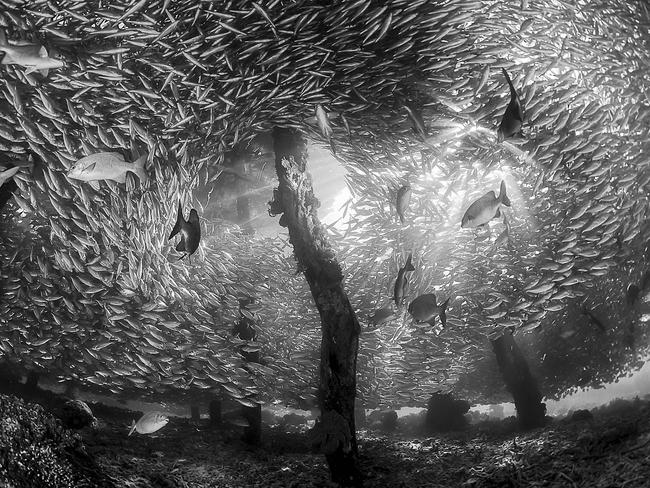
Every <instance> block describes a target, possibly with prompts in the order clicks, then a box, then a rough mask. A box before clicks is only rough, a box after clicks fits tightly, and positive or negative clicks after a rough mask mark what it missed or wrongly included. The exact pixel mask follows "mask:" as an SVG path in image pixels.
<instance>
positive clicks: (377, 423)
mask: <svg viewBox="0 0 650 488" xmlns="http://www.w3.org/2000/svg"><path fill="white" fill-rule="evenodd" d="M368 424H369V425H370V428H372V429H377V430H381V431H382V432H393V431H394V430H395V429H396V428H397V412H396V411H395V410H375V411H374V412H371V413H370V415H368Z"/></svg>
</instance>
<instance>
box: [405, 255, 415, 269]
mask: <svg viewBox="0 0 650 488" xmlns="http://www.w3.org/2000/svg"><path fill="white" fill-rule="evenodd" d="M412 260H413V254H412V253H411V254H409V257H408V258H407V259H406V264H405V265H404V271H415V266H413V262H412Z"/></svg>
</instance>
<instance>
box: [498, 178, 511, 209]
mask: <svg viewBox="0 0 650 488" xmlns="http://www.w3.org/2000/svg"><path fill="white" fill-rule="evenodd" d="M499 200H501V203H502V204H503V205H505V206H506V207H509V206H510V205H511V204H510V199H509V198H508V195H507V194H506V182H505V181H504V180H501V190H500V191H499Z"/></svg>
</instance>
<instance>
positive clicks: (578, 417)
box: [571, 410, 594, 422]
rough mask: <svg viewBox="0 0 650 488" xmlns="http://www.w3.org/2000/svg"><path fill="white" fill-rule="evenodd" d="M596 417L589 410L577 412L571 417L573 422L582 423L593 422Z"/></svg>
mask: <svg viewBox="0 0 650 488" xmlns="http://www.w3.org/2000/svg"><path fill="white" fill-rule="evenodd" d="M593 419H594V415H593V414H592V413H591V412H590V411H589V410H576V411H575V412H573V415H571V421H572V422H582V421H584V420H593Z"/></svg>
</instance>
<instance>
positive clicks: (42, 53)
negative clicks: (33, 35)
mask: <svg viewBox="0 0 650 488" xmlns="http://www.w3.org/2000/svg"><path fill="white" fill-rule="evenodd" d="M38 56H39V57H41V58H47V57H48V54H47V49H45V46H41V48H40V49H39V50H38Z"/></svg>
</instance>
